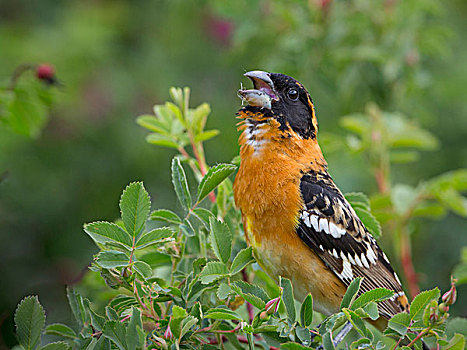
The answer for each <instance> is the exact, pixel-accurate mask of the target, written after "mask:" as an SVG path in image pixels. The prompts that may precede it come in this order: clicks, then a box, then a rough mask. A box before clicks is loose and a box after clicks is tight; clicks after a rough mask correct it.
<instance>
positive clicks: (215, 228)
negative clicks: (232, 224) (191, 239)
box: [209, 218, 232, 263]
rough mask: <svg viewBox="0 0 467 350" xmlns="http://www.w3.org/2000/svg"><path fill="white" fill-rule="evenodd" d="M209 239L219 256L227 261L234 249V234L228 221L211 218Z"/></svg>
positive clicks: (223, 260)
mask: <svg viewBox="0 0 467 350" xmlns="http://www.w3.org/2000/svg"><path fill="white" fill-rule="evenodd" d="M209 223H210V232H209V240H210V242H211V246H212V249H213V250H214V253H215V254H216V256H217V258H218V259H219V260H221V261H222V262H224V263H226V262H227V261H229V258H230V252H231V250H232V234H231V233H230V229H229V227H228V226H227V224H226V223H224V222H222V221H219V220H216V219H214V218H211V219H210V220H209Z"/></svg>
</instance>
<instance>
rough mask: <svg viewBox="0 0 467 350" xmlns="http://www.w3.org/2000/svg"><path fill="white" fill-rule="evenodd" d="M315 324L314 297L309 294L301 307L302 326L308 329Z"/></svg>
mask: <svg viewBox="0 0 467 350" xmlns="http://www.w3.org/2000/svg"><path fill="white" fill-rule="evenodd" d="M311 322H313V297H312V296H311V294H308V295H307V296H306V298H305V300H303V303H302V306H301V307H300V324H301V325H302V327H308V326H309V325H310V324H311Z"/></svg>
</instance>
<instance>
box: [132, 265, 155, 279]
mask: <svg viewBox="0 0 467 350" xmlns="http://www.w3.org/2000/svg"><path fill="white" fill-rule="evenodd" d="M133 267H134V268H135V270H136V272H138V273H139V274H140V275H141V276H143V278H144V279H148V278H150V277H151V276H152V268H151V266H150V265H149V264H146V263H145V262H144V261H135V262H134V263H133Z"/></svg>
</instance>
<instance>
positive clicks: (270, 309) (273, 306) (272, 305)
mask: <svg viewBox="0 0 467 350" xmlns="http://www.w3.org/2000/svg"><path fill="white" fill-rule="evenodd" d="M280 301H281V297H277V298H274V299H271V300H269V301H268V302H267V303H266V307H265V311H266V313H267V314H268V315H272V314H274V313H276V312H277V310H278V309H279V302H280Z"/></svg>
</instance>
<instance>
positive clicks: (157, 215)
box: [151, 209, 182, 224]
mask: <svg viewBox="0 0 467 350" xmlns="http://www.w3.org/2000/svg"><path fill="white" fill-rule="evenodd" d="M151 220H154V221H164V222H169V223H171V224H181V223H182V219H180V217H179V216H178V215H177V214H175V213H174V212H173V211H171V210H168V209H158V210H154V211H153V212H152V213H151Z"/></svg>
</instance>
